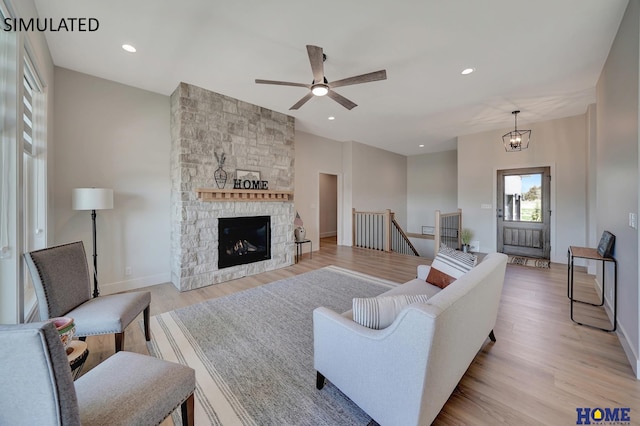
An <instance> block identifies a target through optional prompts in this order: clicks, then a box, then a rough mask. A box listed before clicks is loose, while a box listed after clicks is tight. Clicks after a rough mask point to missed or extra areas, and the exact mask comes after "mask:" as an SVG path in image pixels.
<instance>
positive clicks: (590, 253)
mask: <svg viewBox="0 0 640 426" xmlns="http://www.w3.org/2000/svg"><path fill="white" fill-rule="evenodd" d="M567 257H568V258H569V265H568V267H569V270H568V272H567V297H568V298H569V300H570V303H571V321H573V322H575V323H576V324H579V325H584V326H587V327H591V328H597V329H599V330H602V331H616V327H617V311H618V262H617V261H616V259H615V258H613V257H603V256H601V255H600V254H599V253H598V250H597V249H595V248H590V247H574V246H569V250H568V251H567ZM576 257H578V258H582V259H589V260H599V261H601V262H602V300H600V302H598V303H590V302H586V301H584V300H578V299H576V298H574V297H573V259H574V258H576ZM607 262H612V263H613V268H614V273H613V327H612V328H610V329H607V328H602V327H596V326H594V325H590V324H586V323H582V322H578V321H576V320H575V319H574V318H573V304H574V303H583V304H585V305H591V306H603V305H604V295H605V288H606V286H605V278H604V277H605V271H604V269H605V265H606V263H607Z"/></svg>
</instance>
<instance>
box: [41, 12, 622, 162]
mask: <svg viewBox="0 0 640 426" xmlns="http://www.w3.org/2000/svg"><path fill="white" fill-rule="evenodd" d="M627 3H628V0H536V1H531V0H484V1H478V0H449V1H441V0H440V1H439V0H411V1H409V0H399V1H388V0H348V1H347V0H324V1H323V2H320V3H315V2H309V1H304V0H270V1H265V0H240V1H233V2H232V1H221V0H180V1H175V0H174V1H169V0H135V1H131V0H110V1H86V0H55V1H51V0H35V4H36V7H37V10H38V14H39V16H40V17H41V18H53V19H54V22H55V20H58V19H60V18H63V17H65V18H68V17H91V18H97V19H98V20H99V23H100V26H99V29H98V31H95V32H78V31H74V32H62V31H59V32H48V33H46V39H47V42H48V44H49V48H50V51H51V55H52V57H53V61H54V63H55V64H56V65H57V66H60V67H64V68H68V69H72V70H76V71H80V72H83V73H87V74H91V75H94V76H98V77H101V78H105V79H109V80H113V81H117V82H120V83H123V84H126V85H130V86H134V87H138V88H142V89H146V90H150V91H153V92H157V93H161V94H165V95H169V94H171V93H172V92H173V91H174V89H175V88H176V87H177V85H178V83H180V82H186V83H190V84H194V85H197V86H200V87H203V88H205V89H208V90H212V91H214V92H218V93H221V94H224V95H228V96H231V97H234V98H236V99H240V100H243V101H246V102H250V103H253V104H256V105H260V106H262V107H266V108H269V109H272V110H275V111H279V112H282V113H286V114H289V115H292V116H293V117H295V118H296V129H298V130H302V131H304V132H308V133H313V134H316V135H319V136H323V137H326V138H330V139H334V140H337V141H357V142H361V143H364V144H367V145H372V146H376V147H379V148H383V149H386V150H389V151H392V152H396V153H399V154H403V155H416V154H421V153H427V152H436V151H443V150H448V149H455V148H456V137H457V136H459V135H464V134H470V133H476V132H481V131H485V130H494V129H506V130H505V131H507V130H511V128H512V127H513V116H512V115H511V111H513V110H515V109H519V110H521V111H522V112H521V114H520V115H519V116H518V124H519V127H521V128H527V127H526V126H527V124H528V123H533V122H538V121H544V120H549V119H555V118H561V117H568V116H572V115H577V114H582V113H584V112H585V111H586V107H587V105H588V104H590V103H593V102H595V85H596V82H597V79H598V77H599V75H600V72H601V70H602V67H603V64H604V62H605V60H606V57H607V54H608V52H609V49H610V48H611V44H612V42H613V39H614V37H615V34H616V32H617V29H618V26H619V24H620V21H621V19H622V15H623V14H624V10H625V8H626V5H627ZM123 43H129V44H132V45H134V46H135V47H136V48H137V53H135V54H131V53H127V52H125V51H124V50H122V48H121V45H122V44H123ZM307 44H313V45H317V46H321V47H323V48H324V53H325V54H326V55H327V60H326V62H325V64H324V66H325V75H326V77H327V78H328V79H329V81H332V80H338V79H342V78H346V77H351V76H353V75H357V74H363V73H367V72H371V71H377V70H380V69H386V70H387V80H385V81H378V82H371V83H366V84H361V85H356V86H348V87H341V88H338V89H336V92H338V93H339V94H341V95H343V96H345V97H347V98H349V99H350V100H352V101H354V102H355V103H356V104H358V107H356V108H354V109H353V110H351V111H348V110H346V109H345V108H343V107H342V106H340V105H339V104H338V103H336V102H334V101H333V100H331V99H329V98H328V97H326V96H325V97H322V98H313V99H311V100H310V101H309V102H307V103H306V104H305V105H304V106H303V107H302V108H301V109H300V110H298V111H290V110H289V107H291V106H292V105H293V104H294V103H295V102H297V101H298V100H299V99H300V98H301V97H302V96H304V95H305V94H306V89H305V88H302V87H286V86H271V85H258V84H255V82H254V80H255V79H256V78H259V79H266V80H284V81H293V82H299V83H311V80H312V74H311V68H310V66H309V60H308V57H307V51H306V48H305V45H307ZM467 67H473V68H475V72H474V73H472V74H470V75H466V76H464V75H461V73H460V72H461V71H462V70H463V69H464V68H467ZM329 116H334V117H335V120H333V121H330V120H328V117H329ZM533 136H534V137H535V134H534V135H533ZM421 144H423V145H425V146H424V147H422V148H421V147H419V145H421Z"/></svg>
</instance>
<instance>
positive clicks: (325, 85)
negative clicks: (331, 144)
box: [256, 45, 387, 110]
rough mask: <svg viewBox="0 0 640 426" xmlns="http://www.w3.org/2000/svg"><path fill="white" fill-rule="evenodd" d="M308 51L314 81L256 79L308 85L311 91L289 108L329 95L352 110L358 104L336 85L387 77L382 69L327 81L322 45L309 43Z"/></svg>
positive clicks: (297, 85) (281, 83) (348, 84)
mask: <svg viewBox="0 0 640 426" xmlns="http://www.w3.org/2000/svg"><path fill="white" fill-rule="evenodd" d="M307 53H308V54H309V62H310V63H311V71H312V72H313V83H311V84H304V83H292V82H289V81H275V80H259V79H256V83H258V84H276V85H279V86H296V87H306V88H307V89H309V93H307V94H306V95H305V96H304V97H303V98H302V99H300V100H299V101H298V102H296V103H295V104H294V105H293V106H292V107H291V108H289V109H298V108H300V107H301V106H302V105H304V104H305V103H306V102H307V101H308V100H309V99H311V98H312V97H314V96H324V95H327V96H328V97H330V98H331V99H333V100H334V101H336V102H338V103H339V104H340V105H342V106H343V107H345V108H346V109H348V110H351V109H353V108H355V107H357V106H358V105H357V104H355V103H354V102H352V101H350V100H349V99H347V98H345V97H344V96H342V95H339V94H338V93H336V92H335V91H334V90H333V89H335V88H336V87H343V86H350V85H352V84H360V83H369V82H371V81H378V80H386V79H387V71H386V70H380V71H374V72H370V73H367V74H361V75H357V76H354V77H349V78H344V79H342V80H337V81H333V82H329V81H327V78H326V77H325V76H324V61H325V59H326V58H327V57H326V55H325V54H324V53H323V52H322V47H318V46H312V45H307Z"/></svg>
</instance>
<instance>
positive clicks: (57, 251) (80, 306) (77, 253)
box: [24, 241, 151, 352]
mask: <svg viewBox="0 0 640 426" xmlns="http://www.w3.org/2000/svg"><path fill="white" fill-rule="evenodd" d="M24 260H25V261H26V263H27V267H28V268H29V272H30V274H31V280H32V281H33V287H34V289H35V292H36V297H37V299H38V311H39V314H40V320H42V321H44V320H47V319H50V318H56V317H62V316H65V317H72V318H73V319H74V321H75V324H76V332H75V335H76V336H77V337H80V338H84V337H87V336H93V335H98V334H112V333H114V334H115V351H116V352H119V351H121V350H122V349H124V330H125V328H127V326H128V325H129V324H130V323H131V322H132V321H133V320H134V319H135V318H136V317H137V316H138V315H139V314H140V313H141V312H143V318H144V334H145V338H146V340H147V341H149V339H150V334H149V305H150V303H151V293H150V292H148V291H136V292H130V293H121V294H112V295H108V296H100V297H94V298H93V299H92V298H91V278H90V275H89V267H88V266H87V256H86V253H85V251H84V245H83V244H82V241H78V242H74V243H69V244H63V245H59V246H55V247H50V248H45V249H42V250H36V251H32V252H30V253H25V254H24Z"/></svg>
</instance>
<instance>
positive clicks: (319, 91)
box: [311, 83, 329, 96]
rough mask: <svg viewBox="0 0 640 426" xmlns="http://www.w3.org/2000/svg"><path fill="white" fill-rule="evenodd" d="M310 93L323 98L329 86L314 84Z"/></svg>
mask: <svg viewBox="0 0 640 426" xmlns="http://www.w3.org/2000/svg"><path fill="white" fill-rule="evenodd" d="M311 92H312V93H313V94H314V95H316V96H324V95H326V94H327V93H329V86H327V85H326V84H323V83H318V84H314V85H313V86H311Z"/></svg>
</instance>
